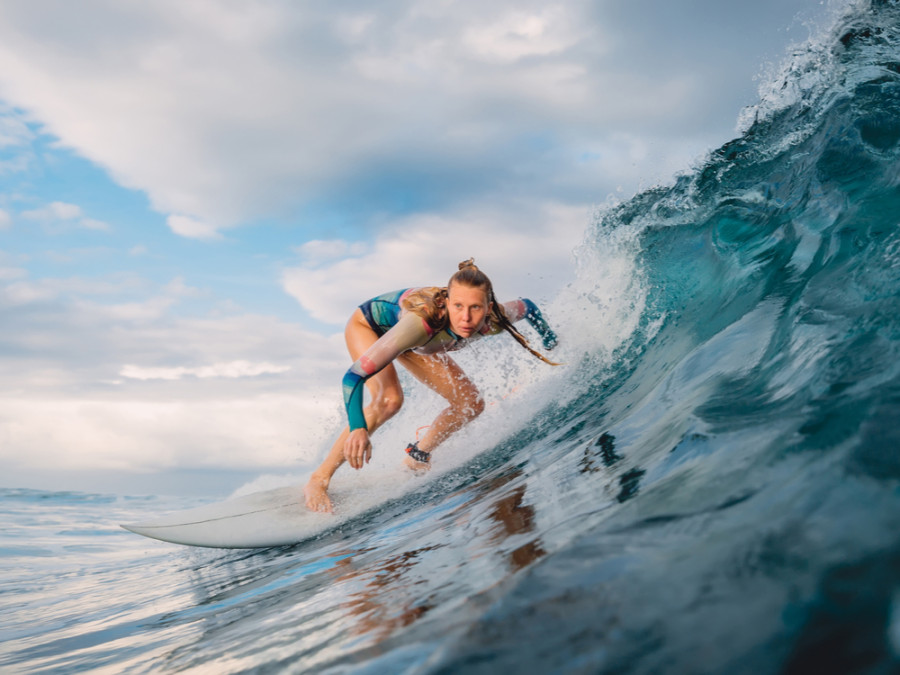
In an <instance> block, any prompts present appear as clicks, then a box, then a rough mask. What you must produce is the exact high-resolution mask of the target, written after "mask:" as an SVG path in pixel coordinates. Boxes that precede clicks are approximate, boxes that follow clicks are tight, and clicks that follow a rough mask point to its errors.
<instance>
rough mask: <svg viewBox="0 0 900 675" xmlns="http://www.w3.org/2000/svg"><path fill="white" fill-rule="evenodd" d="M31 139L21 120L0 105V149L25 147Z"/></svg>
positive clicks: (32, 135)
mask: <svg viewBox="0 0 900 675" xmlns="http://www.w3.org/2000/svg"><path fill="white" fill-rule="evenodd" d="M33 137H34V134H33V133H32V132H31V130H30V129H29V128H28V125H26V124H25V122H24V121H23V120H22V118H21V117H20V116H18V115H16V114H15V113H13V112H12V111H10V110H8V109H7V108H6V107H5V106H3V105H2V103H0V148H9V147H17V146H23V145H27V144H28V143H30V142H31V139H32V138H33Z"/></svg>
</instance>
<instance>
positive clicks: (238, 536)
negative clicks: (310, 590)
mask: <svg viewBox="0 0 900 675" xmlns="http://www.w3.org/2000/svg"><path fill="white" fill-rule="evenodd" d="M320 517H321V515H320V514H315V513H312V512H310V511H309V510H308V509H307V508H306V506H305V505H304V497H303V490H302V488H300V487H299V486H291V487H281V488H275V489H274V490H265V491H263V492H255V493H253V494H249V495H245V496H243V497H237V498H235V499H229V500H227V501H224V502H218V503H215V504H207V505H205V506H200V507H197V508H193V509H187V510H185V511H178V512H176V513H172V514H169V515H166V516H161V517H159V518H157V519H155V520H150V521H147V522H142V523H134V524H124V523H123V524H122V527H124V528H125V529H126V530H130V531H131V532H134V533H135V534H140V535H143V536H145V537H150V538H152V539H159V540H160V541H168V542H171V543H173V544H184V545H186V546H206V547H209V548H266V547H270V546H285V545H288V544H296V543H297V542H299V541H302V540H303V539H306V538H307V537H309V536H310V535H311V534H312V533H313V530H314V529H315V528H314V523H313V522H311V519H315V518H320Z"/></svg>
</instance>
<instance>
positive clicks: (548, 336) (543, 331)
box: [522, 298, 559, 351]
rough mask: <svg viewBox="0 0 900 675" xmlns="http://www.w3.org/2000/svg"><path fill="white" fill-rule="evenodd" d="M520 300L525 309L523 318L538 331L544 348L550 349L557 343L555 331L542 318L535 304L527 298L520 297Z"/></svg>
mask: <svg viewBox="0 0 900 675" xmlns="http://www.w3.org/2000/svg"><path fill="white" fill-rule="evenodd" d="M522 302H523V303H524V304H525V308H526V309H527V311H526V313H525V320H526V321H527V322H528V323H529V324H530V325H531V327H532V328H534V329H535V330H536V331H537V332H538V335H540V336H541V340H542V342H543V343H544V349H546V350H548V351H549V350H552V349H553V348H554V347H555V346H556V345H557V344H558V343H559V340H558V339H557V337H556V333H554V332H553V329H552V328H550V325H549V324H548V323H547V321H546V320H545V319H544V315H543V314H541V310H540V309H538V306H537V305H536V304H534V303H533V302H532V301H531V300H529V299H528V298H522Z"/></svg>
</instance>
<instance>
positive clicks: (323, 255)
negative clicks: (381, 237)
mask: <svg viewBox="0 0 900 675" xmlns="http://www.w3.org/2000/svg"><path fill="white" fill-rule="evenodd" d="M367 248H368V246H367V244H365V243H364V242H348V241H343V240H341V239H329V240H322V239H314V240H312V241H308V242H306V243H305V244H303V245H301V246H298V247H297V249H296V250H297V253H299V254H300V255H301V256H302V257H303V258H304V259H306V260H309V261H312V262H321V261H325V260H335V259H337V258H346V257H349V256H358V255H361V254H363V253H365V252H366V249H367Z"/></svg>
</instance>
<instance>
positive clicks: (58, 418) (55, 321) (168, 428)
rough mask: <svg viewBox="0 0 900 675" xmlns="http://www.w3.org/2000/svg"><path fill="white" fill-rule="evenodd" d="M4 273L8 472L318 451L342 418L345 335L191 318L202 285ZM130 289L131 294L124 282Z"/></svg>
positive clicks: (145, 466)
mask: <svg viewBox="0 0 900 675" xmlns="http://www.w3.org/2000/svg"><path fill="white" fill-rule="evenodd" d="M2 277H4V278H2V279H0V306H2V310H3V313H4V321H5V322H6V321H8V322H9V324H8V325H15V327H16V329H15V330H14V331H2V332H0V383H2V384H0V440H2V442H0V473H3V474H4V475H6V470H7V468H9V469H10V470H12V469H13V468H17V469H23V468H29V467H30V468H34V469H41V468H54V469H59V468H73V469H84V470H95V469H96V470H99V469H116V470H128V471H156V470H161V469H165V468H169V467H212V466H215V467H218V468H235V467H236V468H239V469H244V468H251V469H253V468H256V467H259V468H265V467H271V466H280V467H284V466H290V465H294V464H296V463H298V462H300V463H303V462H306V463H309V462H312V461H313V460H314V459H315V458H316V457H317V456H318V455H319V453H320V451H321V450H322V447H323V444H327V442H328V441H329V439H330V437H331V435H332V434H334V433H335V431H336V428H337V426H338V425H339V424H340V423H341V419H342V417H341V415H342V410H341V391H340V378H341V376H342V374H343V372H344V370H345V369H346V367H347V365H348V364H347V355H346V350H345V347H344V345H343V340H342V339H341V337H340V336H323V335H319V334H316V333H313V332H310V331H307V330H304V329H302V328H300V327H299V326H297V325H296V324H294V323H290V322H284V321H280V320H278V319H276V318H274V317H271V316H262V315H252V314H247V313H243V312H232V313H229V314H227V315H219V316H214V315H210V316H198V315H196V314H195V313H191V315H188V316H181V317H180V316H179V315H178V312H177V311H176V310H177V309H178V307H179V303H180V301H181V300H182V299H187V298H190V299H192V300H195V301H201V300H203V299H204V296H203V295H202V294H201V293H200V291H198V289H195V288H192V287H190V286H188V285H187V284H185V283H184V282H183V281H182V280H181V279H179V278H175V279H173V280H171V281H169V282H167V283H166V284H163V285H161V286H158V287H155V288H154V287H153V286H152V284H150V282H148V281H146V280H134V281H131V282H129V283H126V284H125V285H126V286H128V288H129V292H130V293H132V294H133V295H135V296H136V297H135V298H134V299H133V300H131V301H122V298H121V297H120V295H121V294H122V293H124V290H123V289H122V288H121V287H119V284H117V283H116V279H115V278H109V279H99V280H90V279H58V280H52V279H44V280H36V281H34V280H29V279H27V278H22V277H21V275H20V274H19V273H17V272H15V271H13V272H11V273H10V274H4V275H2ZM117 287H119V290H118V292H117V291H116V288H117Z"/></svg>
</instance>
